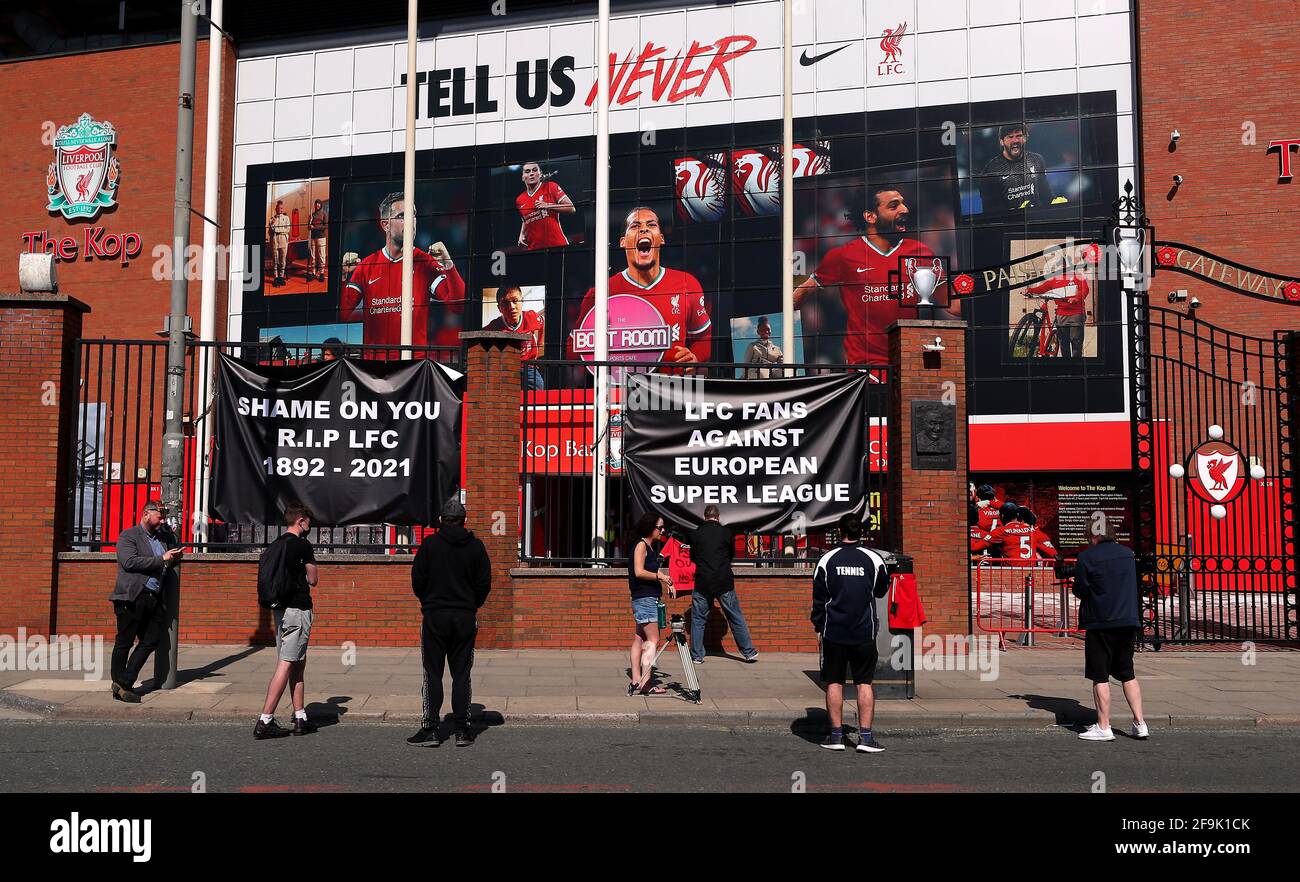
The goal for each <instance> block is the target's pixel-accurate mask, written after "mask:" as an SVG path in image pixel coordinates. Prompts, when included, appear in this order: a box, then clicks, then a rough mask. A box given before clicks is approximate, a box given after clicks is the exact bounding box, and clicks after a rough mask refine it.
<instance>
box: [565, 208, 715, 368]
mask: <svg viewBox="0 0 1300 882" xmlns="http://www.w3.org/2000/svg"><path fill="white" fill-rule="evenodd" d="M619 243H620V244H621V245H622V246H623V251H624V254H626V256H627V269H625V270H623V271H622V272H621V273H619V274H618V275H616V276H611V277H610V279H609V296H610V298H611V299H612V298H614V297H616V296H618V295H628V294H632V295H636V296H638V297H640V298H642V299H643V300H645V301H646V302H648V303H649V304H650V305H651V306H653V307H654V309H655V310H656V311H657V312H658V313H659V316H660V317H661V318H662V319H663V322H664V324H665V325H667V326H668V328H669V329H670V339H669V347H668V349H667V350H666V351H665V352H664V353H663V354H662V355H661V356H660V358H659V360H660V361H661V362H678V363H687V362H697V361H708V360H709V356H710V355H711V354H712V352H713V341H712V339H711V338H710V336H709V329H710V328H711V327H712V324H713V322H712V319H710V318H709V311H708V308H707V307H706V306H705V303H704V290H703V289H702V288H701V287H700V283H699V280H698V279H696V278H695V276H693V275H691V274H690V273H687V272H683V271H681V270H675V269H669V268H668V267H665V266H661V265H660V263H659V251H660V248H662V246H663V244H664V235H663V231H662V230H661V229H660V227H659V215H658V214H656V213H655V211H654V210H653V209H650V208H634V209H633V210H632V211H631V212H629V213H628V216H627V222H626V225H625V227H624V232H623V236H622V238H621V239H620V240H619ZM595 302H596V289H594V288H592V289H591V290H589V291H588V292H587V295H586V296H585V297H583V298H582V306H581V308H580V309H579V310H578V319H579V323H581V321H582V319H583V317H585V316H586V315H587V314H588V313H589V312H590V311H591V310H592V309H593V307H594V306H595ZM569 349H570V353H572V351H573V336H572V335H570V337H569ZM570 357H573V356H572V354H571V355H570Z"/></svg>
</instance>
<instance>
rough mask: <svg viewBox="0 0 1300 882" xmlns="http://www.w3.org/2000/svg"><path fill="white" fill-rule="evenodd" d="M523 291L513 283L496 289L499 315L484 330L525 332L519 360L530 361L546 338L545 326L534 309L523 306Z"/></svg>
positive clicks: (535, 356)
mask: <svg viewBox="0 0 1300 882" xmlns="http://www.w3.org/2000/svg"><path fill="white" fill-rule="evenodd" d="M523 300H524V297H523V292H521V291H520V290H519V288H518V287H517V286H514V285H504V286H502V287H500V288H498V289H497V308H498V309H500V310H501V315H499V316H497V317H496V318H494V319H492V321H490V322H488V323H487V326H486V327H485V328H484V330H485V331H510V332H512V333H515V334H527V335H528V342H526V343H525V344H524V345H523V347H522V348H521V349H520V352H519V360H520V361H532V360H533V359H535V358H537V356H538V354H539V352H540V351H541V347H542V343H543V341H544V340H545V339H546V326H545V322H544V321H543V319H542V317H541V316H540V315H539V314H538V313H537V312H536V311H534V310H531V309H524V308H523Z"/></svg>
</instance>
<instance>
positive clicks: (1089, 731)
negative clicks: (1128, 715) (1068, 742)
mask: <svg viewBox="0 0 1300 882" xmlns="http://www.w3.org/2000/svg"><path fill="white" fill-rule="evenodd" d="M1079 737H1080V738H1081V739H1083V740H1084V741H1114V740H1115V733H1114V732H1112V731H1110V730H1109V729H1103V728H1101V726H1098V725H1097V724H1096V723H1093V724H1092V725H1091V726H1089V727H1088V728H1086V729H1084V730H1083V731H1082V732H1080V733H1079Z"/></svg>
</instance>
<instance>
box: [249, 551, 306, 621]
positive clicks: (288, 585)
mask: <svg viewBox="0 0 1300 882" xmlns="http://www.w3.org/2000/svg"><path fill="white" fill-rule="evenodd" d="M288 554H289V543H288V542H285V541H284V536H283V535H281V536H280V537H279V538H278V539H276V540H275V541H274V542H272V543H271V544H270V545H268V546H267V547H266V550H265V551H263V552H262V556H261V557H259V558H258V559H257V605H258V606H260V607H262V609H281V608H283V607H284V605H285V604H286V603H288V602H289V600H290V599H291V598H292V597H293V594H294V590H295V588H296V587H297V586H295V585H294V584H293V580H292V579H291V578H290V577H289V561H288Z"/></svg>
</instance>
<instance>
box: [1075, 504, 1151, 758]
mask: <svg viewBox="0 0 1300 882" xmlns="http://www.w3.org/2000/svg"><path fill="white" fill-rule="evenodd" d="M1091 541H1092V544H1091V545H1090V546H1089V547H1088V548H1086V549H1084V550H1083V551H1082V552H1080V554H1079V560H1078V564H1077V565H1076V568H1075V575H1074V588H1073V591H1074V596H1075V597H1077V598H1079V624H1080V625H1081V626H1082V627H1083V629H1084V632H1085V636H1084V641H1083V675H1084V676H1085V677H1087V678H1088V679H1089V680H1091V681H1092V694H1093V698H1095V699H1096V701H1097V722H1096V723H1094V724H1093V725H1091V726H1089V727H1088V728H1087V729H1085V730H1084V731H1083V732H1082V733H1081V734H1080V735H1079V737H1080V738H1082V739H1083V740H1084V741H1114V740H1115V733H1113V732H1111V730H1110V678H1111V677H1114V678H1115V679H1116V680H1118V681H1119V682H1120V684H1121V685H1122V686H1123V687H1124V698H1125V699H1126V700H1127V701H1128V706H1129V710H1131V711H1132V712H1133V725H1132V728H1131V729H1130V730H1129V733H1130V734H1131V735H1132V736H1133V737H1134V738H1139V739H1145V738H1146V737H1147V736H1148V734H1149V733H1148V731H1147V724H1146V720H1144V719H1143V718H1142V689H1141V688H1140V687H1139V686H1138V681H1137V675H1136V674H1134V673H1133V650H1134V646H1135V644H1136V643H1137V635H1138V632H1139V630H1140V629H1141V625H1142V623H1141V619H1140V618H1139V615H1140V612H1139V608H1138V607H1139V603H1138V584H1137V563H1136V560H1135V558H1134V556H1133V552H1132V551H1130V550H1129V549H1127V548H1125V547H1124V546H1123V545H1120V544H1119V543H1118V542H1116V541H1115V526H1114V524H1112V523H1111V522H1110V521H1106V522H1105V524H1104V525H1103V528H1102V532H1101V533H1098V534H1094V535H1093V536H1092V540H1091Z"/></svg>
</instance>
